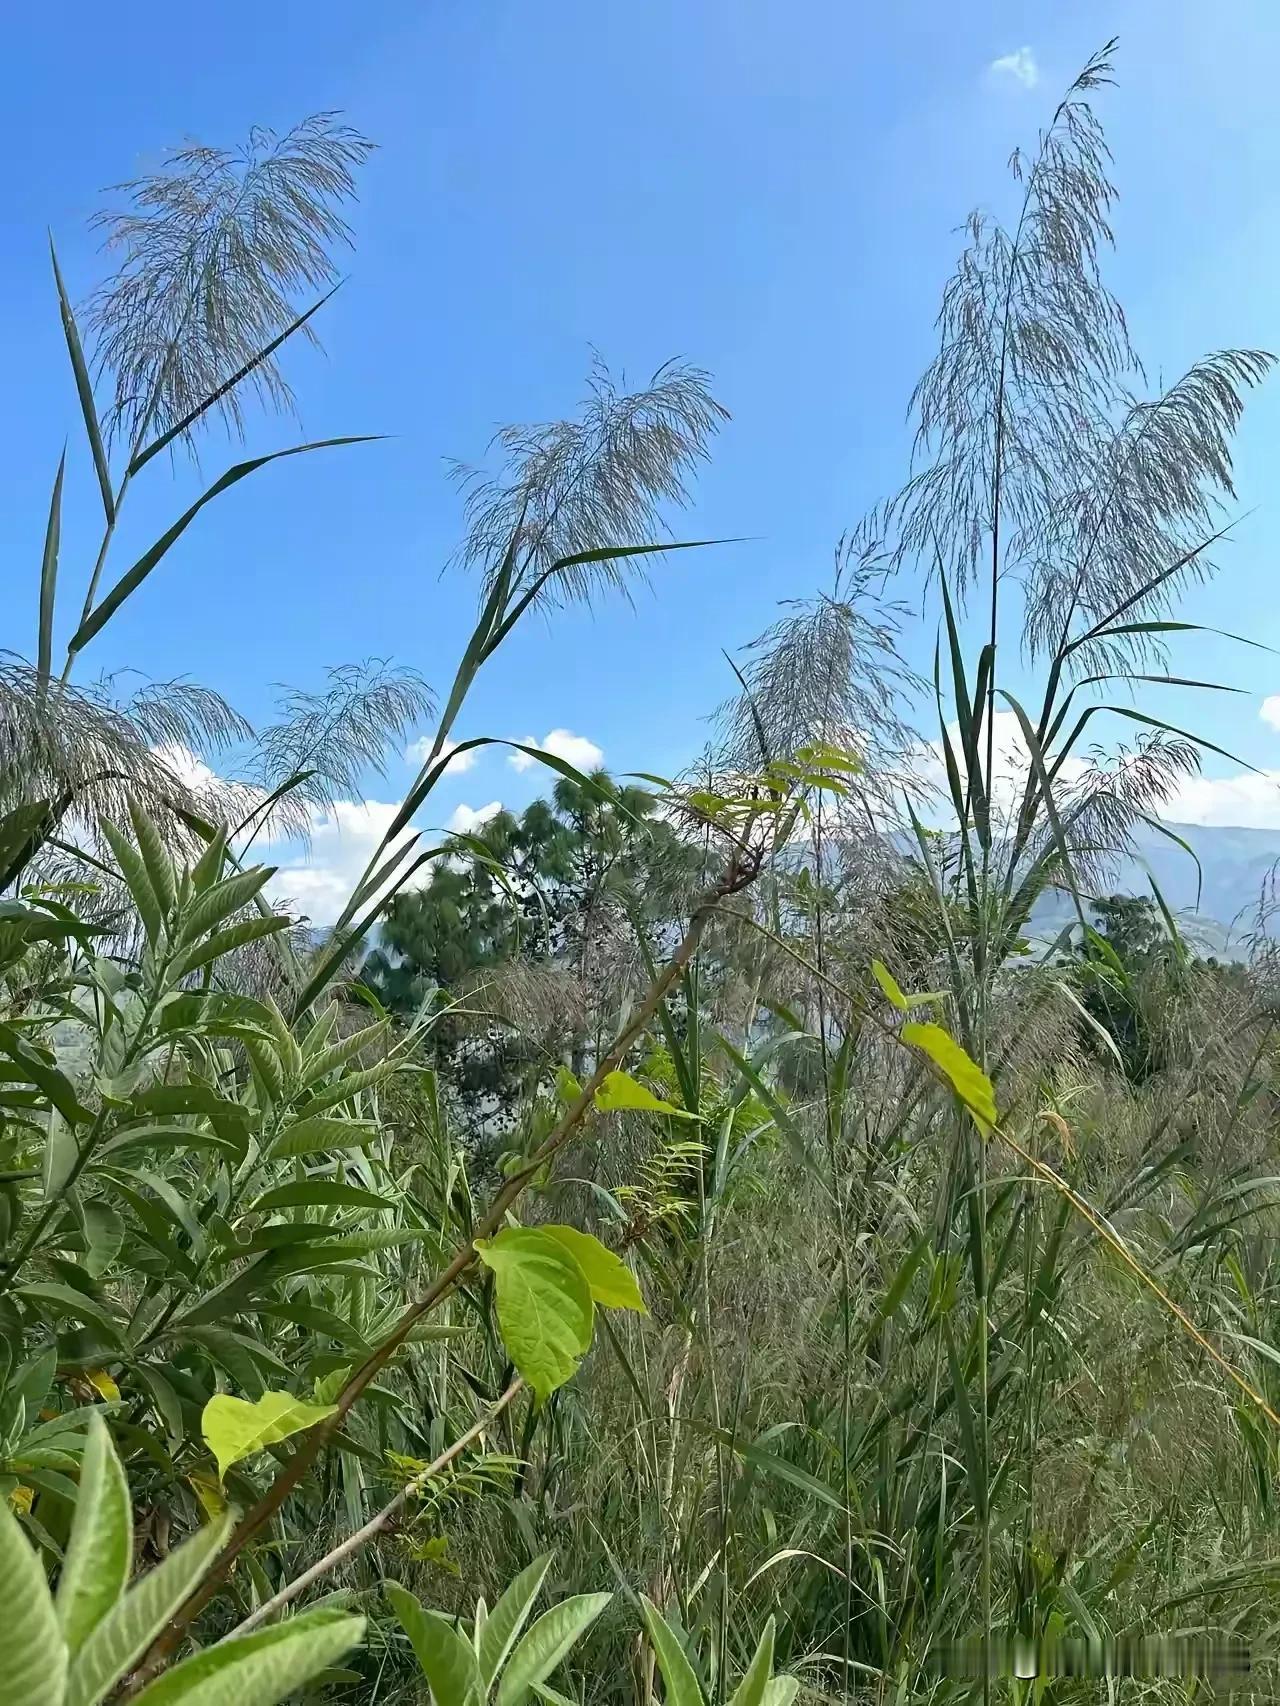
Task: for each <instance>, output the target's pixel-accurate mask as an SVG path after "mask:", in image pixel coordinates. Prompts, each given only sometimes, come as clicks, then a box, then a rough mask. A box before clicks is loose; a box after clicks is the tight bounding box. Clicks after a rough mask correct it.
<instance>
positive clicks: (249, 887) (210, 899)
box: [178, 844, 274, 1011]
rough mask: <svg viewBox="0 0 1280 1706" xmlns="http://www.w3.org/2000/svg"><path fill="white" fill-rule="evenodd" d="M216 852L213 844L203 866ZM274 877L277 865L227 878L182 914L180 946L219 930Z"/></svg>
mask: <svg viewBox="0 0 1280 1706" xmlns="http://www.w3.org/2000/svg"><path fill="white" fill-rule="evenodd" d="M212 851H213V844H211V845H210V847H209V848H207V849H206V851H205V854H204V856H203V858H202V860H201V863H202V864H203V860H204V858H208V857H209V855H210V854H211V853H212ZM198 868H199V867H197V869H198ZM273 875H274V867H273V866H271V865H254V866H253V867H252V869H250V870H248V871H237V872H236V874H235V876H233V877H224V878H223V880H222V881H221V882H218V883H214V885H213V887H212V888H209V889H206V890H205V891H204V893H203V894H202V895H201V896H200V898H199V899H198V900H197V901H195V902H194V903H193V904H192V905H191V906H189V907H188V908H187V910H186V911H185V912H184V913H183V915H182V919H181V921H180V925H179V929H178V943H179V946H180V947H184V948H185V947H187V946H189V945H190V944H191V943H192V942H194V941H196V940H197V939H198V938H199V937H201V936H204V935H207V934H208V932H209V931H210V930H214V929H216V928H217V926H218V925H219V924H221V923H222V922H223V920H224V919H227V918H230V917H231V914H232V913H233V912H239V911H240V909H241V907H244V906H248V904H249V902H250V901H251V900H252V899H253V898H254V896H255V895H256V894H257V893H258V891H259V890H260V889H261V888H262V887H263V885H264V884H265V883H266V882H267V881H268V880H269V879H270V878H271V877H272V876H273ZM264 1011H265V1009H264Z"/></svg>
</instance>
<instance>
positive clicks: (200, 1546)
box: [65, 1516, 231, 1706]
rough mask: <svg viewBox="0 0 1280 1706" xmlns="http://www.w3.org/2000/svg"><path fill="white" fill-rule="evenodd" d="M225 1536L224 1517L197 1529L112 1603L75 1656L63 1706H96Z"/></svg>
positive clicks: (192, 1583)
mask: <svg viewBox="0 0 1280 1706" xmlns="http://www.w3.org/2000/svg"><path fill="white" fill-rule="evenodd" d="M230 1532H231V1518H230V1516H224V1517H223V1518H222V1519H221V1520H220V1521H218V1522H212V1523H210V1524H209V1525H208V1526H207V1527H206V1528H202V1529H200V1530H199V1532H198V1533H196V1534H193V1535H192V1536H191V1538H190V1539H189V1540H184V1541H183V1543H182V1545H181V1546H178V1547H175V1549H174V1550H173V1551H172V1552H171V1553H170V1554H169V1556H168V1557H167V1558H166V1559H165V1560H164V1561H163V1562H162V1563H160V1564H157V1565H156V1567H155V1569H154V1570H150V1571H148V1573H147V1574H146V1575H145V1576H143V1577H142V1578H141V1580H140V1581H137V1582H135V1583H134V1585H133V1586H132V1587H131V1588H130V1589H129V1590H128V1591H127V1592H126V1593H125V1595H124V1597H123V1598H122V1599H119V1600H117V1601H116V1603H115V1605H114V1606H113V1607H112V1608H111V1610H110V1611H108V1612H107V1614H106V1616H105V1617H103V1618H102V1620H101V1622H99V1623H98V1625H97V1626H96V1627H95V1629H94V1631H93V1633H92V1634H91V1635H90V1636H89V1638H88V1639H87V1640H86V1641H85V1643H84V1645H83V1646H82V1647H81V1648H80V1651H79V1652H78V1653H77V1654H76V1656H75V1660H74V1662H73V1663H72V1666H71V1672H70V1675H69V1676H68V1677H67V1693H66V1700H65V1706H98V1702H99V1701H100V1700H101V1699H102V1698H103V1696H104V1695H105V1694H107V1693H108V1692H109V1691H110V1690H111V1689H112V1688H114V1687H115V1685H116V1683H117V1682H119V1680H120V1678H121V1677H122V1676H124V1675H125V1673H126V1672H127V1671H128V1670H130V1669H131V1668H132V1667H133V1665H134V1664H135V1663H136V1662H137V1660H138V1659H140V1658H141V1657H142V1654H143V1653H144V1652H145V1651H146V1649H147V1648H148V1647H149V1646H150V1645H151V1643H152V1641H154V1639H155V1638H156V1636H157V1635H158V1634H159V1633H160V1631H161V1630H162V1629H163V1628H164V1626H165V1624H166V1623H167V1622H168V1621H169V1619H170V1618H171V1617H172V1616H173V1614H174V1612H175V1611H176V1610H177V1609H178V1607H179V1606H180V1605H182V1604H183V1603H184V1601H185V1600H186V1599H187V1597H188V1596H189V1594H190V1593H191V1590H192V1589H193V1588H194V1587H195V1586H196V1584H197V1583H198V1582H199V1581H200V1579H201V1578H202V1577H203V1575H204V1573H205V1571H206V1570H207V1569H208V1567H209V1565H210V1563H212V1561H213V1559H214V1558H215V1557H216V1556H217V1554H218V1553H219V1552H220V1551H221V1550H222V1547H223V1545H224V1543H225V1541H226V1538H227V1535H228V1534H229V1533H230Z"/></svg>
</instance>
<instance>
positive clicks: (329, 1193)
mask: <svg viewBox="0 0 1280 1706" xmlns="http://www.w3.org/2000/svg"><path fill="white" fill-rule="evenodd" d="M327 1203H337V1204H339V1205H341V1206H342V1207H344V1208H373V1209H378V1208H393V1207H394V1206H395V1204H394V1202H393V1200H392V1199H391V1198H390V1197H380V1196H376V1195H375V1194H374V1193H373V1192H372V1191H365V1190H361V1188H360V1187H359V1185H348V1184H346V1183H345V1182H344V1181H343V1180H341V1179H294V1180H293V1181H292V1182H291V1183H290V1184H287V1185H276V1186H274V1187H273V1188H272V1189H271V1190H269V1191H265V1192H264V1193H263V1195H262V1196H260V1197H259V1198H258V1200H257V1201H256V1202H255V1203H254V1204H253V1205H252V1211H251V1212H252V1213H254V1214H265V1213H266V1212H267V1211H268V1210H270V1209H274V1208H315V1207H317V1206H319V1205H322V1204H327Z"/></svg>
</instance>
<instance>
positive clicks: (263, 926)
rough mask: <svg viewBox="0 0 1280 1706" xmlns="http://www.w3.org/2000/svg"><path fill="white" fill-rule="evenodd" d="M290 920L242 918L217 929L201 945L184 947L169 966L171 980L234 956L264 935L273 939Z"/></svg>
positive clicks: (199, 943)
mask: <svg viewBox="0 0 1280 1706" xmlns="http://www.w3.org/2000/svg"><path fill="white" fill-rule="evenodd" d="M291 922H292V920H291V919H288V918H283V917H281V916H279V915H278V914H276V913H272V915H271V916H270V917H269V918H245V919H242V920H241V922H240V923H239V924H228V926H227V928H226V929H225V930H217V931H215V932H214V934H213V935H212V936H210V937H208V938H207V939H206V940H205V941H203V942H196V943H195V944H194V945H193V946H192V947H190V948H186V949H184V950H183V952H182V953H180V954H179V955H178V957H177V958H176V959H175V960H174V961H173V963H172V965H171V966H170V967H169V972H170V975H171V976H172V977H175V978H178V977H186V976H188V975H189V973H191V972H193V971H199V970H200V968H201V967H202V966H207V965H211V964H212V963H213V961H214V960H220V959H222V958H223V956H224V955H226V954H230V953H234V951H235V950H236V949H237V948H244V947H247V946H248V945H249V943H250V942H258V941H261V939H262V938H263V937H264V936H275V935H277V934H278V933H279V932H280V931H281V930H287V929H288V928H289V926H290V924H291Z"/></svg>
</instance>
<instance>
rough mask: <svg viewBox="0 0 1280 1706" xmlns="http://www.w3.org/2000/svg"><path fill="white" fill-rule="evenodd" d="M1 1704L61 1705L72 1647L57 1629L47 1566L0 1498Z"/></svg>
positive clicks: (29, 1705) (24, 1705)
mask: <svg viewBox="0 0 1280 1706" xmlns="http://www.w3.org/2000/svg"><path fill="white" fill-rule="evenodd" d="M0 1585H2V1586H3V1591H4V1619H3V1621H2V1622H0V1701H3V1703H4V1706H61V1702H62V1688H63V1681H64V1679H65V1677H66V1674H67V1644H66V1642H65V1641H64V1640H63V1638H62V1630H61V1629H60V1628H59V1627H58V1618H57V1614H56V1613H55V1611H54V1609H53V1600H52V1598H51V1597H50V1594H49V1589H48V1586H47V1584H46V1582H45V1579H44V1566H43V1564H42V1563H41V1562H40V1559H39V1558H38V1556H37V1555H36V1552H35V1550H34V1548H33V1547H32V1546H31V1544H30V1542H29V1541H28V1540H27V1537H26V1535H25V1534H24V1533H23V1532H22V1529H21V1528H20V1527H19V1525H18V1519H17V1517H16V1516H14V1514H13V1512H12V1511H11V1510H10V1509H9V1501H8V1499H0Z"/></svg>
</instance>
